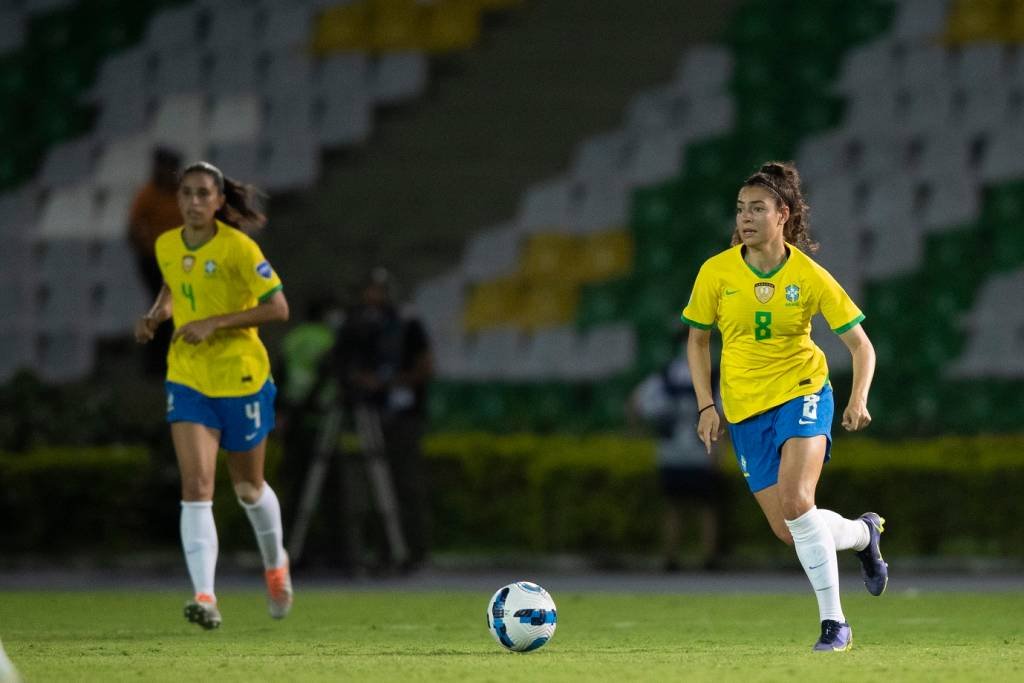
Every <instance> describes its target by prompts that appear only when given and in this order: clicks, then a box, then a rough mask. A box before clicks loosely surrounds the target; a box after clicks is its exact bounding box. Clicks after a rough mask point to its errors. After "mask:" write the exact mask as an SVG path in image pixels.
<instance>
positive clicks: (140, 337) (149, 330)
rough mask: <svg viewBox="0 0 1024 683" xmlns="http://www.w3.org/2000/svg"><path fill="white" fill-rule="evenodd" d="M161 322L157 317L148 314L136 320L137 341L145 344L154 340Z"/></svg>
mask: <svg viewBox="0 0 1024 683" xmlns="http://www.w3.org/2000/svg"><path fill="white" fill-rule="evenodd" d="M159 324H160V323H159V322H157V320H156V318H152V317H150V316H148V315H144V316H142V317H141V318H139V319H138V320H136V321H135V341H137V342H138V343H140V344H145V343H146V342H148V341H153V335H154V334H156V328H157V326H158V325H159Z"/></svg>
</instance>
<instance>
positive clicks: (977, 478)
mask: <svg viewBox="0 0 1024 683" xmlns="http://www.w3.org/2000/svg"><path fill="white" fill-rule="evenodd" d="M425 449H426V452H427V454H428V457H429V459H430V462H431V463H432V467H431V471H432V473H433V476H434V480H433V482H432V485H433V489H434V491H435V501H436V517H437V518H436V522H437V531H436V535H437V538H438V541H439V544H440V545H442V546H446V547H477V548H480V547H487V548H495V549H498V548H504V549H506V550H507V549H509V548H524V549H530V550H534V551H547V552H561V551H567V552H586V553H596V554H600V553H617V552H637V551H640V552H643V551H652V550H653V549H655V548H656V547H657V537H658V529H659V521H658V520H659V518H658V514H659V510H660V506H661V501H660V498H659V494H658V487H657V481H656V478H655V473H654V449H653V444H652V443H651V442H650V441H649V440H642V439H631V438H627V437H622V436H613V435H606V436H590V437H575V438H574V437H567V436H554V437H541V436H534V435H517V436H510V437H502V438H496V437H494V436H493V435H490V434H484V433H472V434H438V435H434V436H431V437H429V438H428V440H427V442H426V444H425ZM722 454H723V457H722V463H723V468H724V470H725V473H726V480H727V487H726V489H725V491H724V492H723V500H722V504H723V508H724V512H725V520H726V521H725V529H724V532H725V534H726V536H727V540H728V542H729V543H730V545H731V546H733V547H734V548H735V549H736V550H737V551H738V552H740V553H744V552H747V551H749V552H752V553H758V554H762V553H784V552H788V551H787V550H786V549H785V548H784V547H782V546H781V544H779V543H778V542H777V541H776V540H775V539H774V536H773V535H772V534H771V532H770V531H769V529H768V526H767V523H766V522H765V521H764V519H763V517H762V515H761V512H760V509H759V508H758V506H757V504H756V502H755V501H754V499H753V497H752V496H751V495H750V493H749V491H748V490H747V487H746V484H745V483H744V481H743V478H742V477H741V476H740V474H739V472H738V468H737V466H736V463H735V458H733V456H732V451H731V448H730V447H729V446H728V444H723V445H722ZM1022 490H1024V437H1022V436H998V437H997V436H983V437H973V438H959V437H958V438H941V439H932V440H922V441H905V442H895V441H893V442H881V441H876V440H874V439H869V438H862V437H845V438H844V437H839V439H838V440H837V443H836V447H835V450H834V453H833V459H832V461H831V462H830V463H829V465H827V466H826V468H825V472H824V474H823V476H822V481H821V484H820V486H819V490H818V503H819V505H821V506H822V507H827V508H829V509H833V510H836V511H837V512H839V513H841V514H844V515H846V516H854V515H857V514H860V513H861V512H864V511H866V510H869V509H870V510H876V511H878V512H880V513H881V514H883V515H884V516H885V517H886V518H887V519H888V525H887V535H886V548H887V552H890V553H892V552H896V553H903V554H913V555H931V554H942V553H954V554H956V553H978V554H988V555H1000V556H1002V555H1015V556H1021V555H1024V527H1022V526H1021V525H1020V524H1019V523H1018V521H1017V520H1018V517H1017V515H1016V507H1017V503H1016V500H1017V497H1018V496H1019V492H1020V491H1022Z"/></svg>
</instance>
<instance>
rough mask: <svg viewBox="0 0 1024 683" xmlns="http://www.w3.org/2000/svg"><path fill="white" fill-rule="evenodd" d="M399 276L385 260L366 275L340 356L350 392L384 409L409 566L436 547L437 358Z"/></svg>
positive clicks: (345, 326)
mask: <svg viewBox="0 0 1024 683" xmlns="http://www.w3.org/2000/svg"><path fill="white" fill-rule="evenodd" d="M394 288H395V285H394V280H393V278H392V276H391V274H390V273H389V272H388V271H387V270H386V269H385V268H382V267H377V268H374V269H373V270H372V271H371V273H370V275H369V277H368V278H367V279H366V281H365V282H364V285H363V287H362V290H361V292H360V298H359V301H358V303H357V304H356V305H354V306H352V307H351V308H350V309H349V310H348V311H347V313H346V315H345V323H344V324H343V325H342V328H341V332H340V334H339V339H338V344H337V346H336V348H335V358H334V362H335V365H336V368H337V370H336V371H337V372H338V373H339V374H340V378H341V380H342V384H343V386H344V387H345V394H346V396H345V398H346V400H347V401H350V402H353V403H360V402H363V403H365V404H368V405H371V406H373V407H374V408H375V409H376V410H377V411H378V412H379V414H380V416H381V427H382V431H383V433H384V441H385V447H386V450H387V457H388V462H389V465H390V467H391V472H392V476H393V479H394V486H395V493H396V496H397V498H398V503H399V508H400V515H401V523H402V530H403V532H404V535H405V539H406V542H407V543H408V546H409V558H408V559H407V560H406V562H405V563H404V566H401V567H398V569H400V570H403V571H410V570H413V569H415V568H417V567H418V566H420V565H421V564H422V563H423V562H424V561H425V560H426V558H427V555H428V553H429V548H430V506H429V500H428V496H427V492H428V491H429V484H428V482H427V479H426V472H425V469H424V467H423V452H422V446H421V441H422V439H423V434H424V431H425V428H426V404H427V388H428V385H429V382H430V379H431V378H432V377H433V372H434V364H433V356H432V354H431V351H430V342H429V339H428V337H427V332H426V329H425V328H424V326H423V324H422V323H421V322H420V321H419V320H418V319H416V318H415V317H412V316H404V315H402V314H401V313H400V312H399V310H398V307H397V306H396V305H395V298H394Z"/></svg>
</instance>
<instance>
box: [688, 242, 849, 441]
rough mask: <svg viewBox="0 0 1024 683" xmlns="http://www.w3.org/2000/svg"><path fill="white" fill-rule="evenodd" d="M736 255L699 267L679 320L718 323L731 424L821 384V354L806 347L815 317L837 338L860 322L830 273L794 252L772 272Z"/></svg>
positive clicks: (824, 375)
mask: <svg viewBox="0 0 1024 683" xmlns="http://www.w3.org/2000/svg"><path fill="white" fill-rule="evenodd" d="M741 249H742V245H737V246H735V247H733V248H731V249H728V250H727V251H723V252H722V253H720V254H718V255H716V256H713V257H711V258H710V259H708V260H707V261H705V262H704V265H703V266H701V269H700V272H699V273H698V274H697V280H696V282H695V283H694V285H693V293H692V294H691V295H690V302H689V303H688V304H687V305H686V308H684V309H683V314H682V320H683V322H685V323H687V324H688V325H691V326H693V327H698V328H700V329H702V330H707V329H711V327H712V325H717V326H718V329H719V331H720V332H721V334H722V367H721V394H722V403H723V407H724V409H725V418H726V419H727V420H728V421H729V422H732V423H736V422H741V421H742V420H745V419H747V418H748V417H751V416H752V415H757V414H758V413H762V412H764V411H766V410H768V409H770V408H774V407H775V406H778V405H780V404H782V403H785V402H786V401H789V400H791V399H794V398H797V397H798V396H805V395H807V394H812V393H815V392H817V391H819V390H820V389H821V388H822V387H823V386H824V385H825V382H826V381H827V380H828V365H827V364H826V362H825V354H824V353H823V352H822V350H821V349H819V348H818V347H817V345H815V343H814V342H813V341H811V318H812V317H813V316H814V315H815V314H816V313H821V314H822V315H823V316H825V320H826V321H827V322H828V324H829V327H831V328H832V330H833V331H835V332H836V334H842V333H843V332H846V331H847V330H849V329H850V328H852V327H854V326H855V325H857V324H858V323H860V321H862V320H863V319H864V314H863V313H861V311H860V309H859V308H857V306H856V304H854V303H853V301H852V300H851V299H850V297H849V296H848V295H847V294H846V292H845V291H843V288H842V287H840V286H839V284H838V283H837V282H836V281H835V279H834V278H833V277H832V276H831V275H830V274H829V273H828V271H826V270H825V269H824V268H822V267H821V266H819V265H818V264H817V263H815V262H814V261H812V260H811V259H810V258H809V257H808V256H807V255H805V254H804V253H803V252H801V251H800V250H799V249H797V248H796V247H794V246H792V245H789V258H788V259H786V261H785V262H784V263H783V264H782V265H781V266H779V267H778V268H777V269H775V271H773V272H771V273H760V272H758V271H756V270H754V269H753V268H752V267H751V266H750V265H748V264H747V262H746V261H744V260H743V254H742V253H741Z"/></svg>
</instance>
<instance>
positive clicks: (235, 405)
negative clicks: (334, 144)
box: [164, 380, 277, 453]
mask: <svg viewBox="0 0 1024 683" xmlns="http://www.w3.org/2000/svg"><path fill="white" fill-rule="evenodd" d="M164 386H165V387H166V388H167V421H168V422H196V423H198V424H201V425H205V426H207V427H210V428H211V429H218V430H220V445H221V448H223V449H225V450H228V451H232V452H235V453H242V452H245V451H251V450H252V449H253V448H255V447H256V446H257V445H258V444H259V443H260V442H261V441H263V439H264V438H266V436H267V434H269V433H270V430H271V429H273V428H274V397H275V396H277V387H275V386H274V383H273V382H272V381H270V380H267V382H266V383H265V384H264V385H263V388H262V389H260V390H259V391H257V392H256V393H255V394H250V395H249V396H232V397H229V398H211V397H209V396H207V395H206V394H202V393H199V392H198V391H196V390H195V389H192V388H191V387H187V386H185V385H184V384H178V383H177V382H164Z"/></svg>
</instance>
